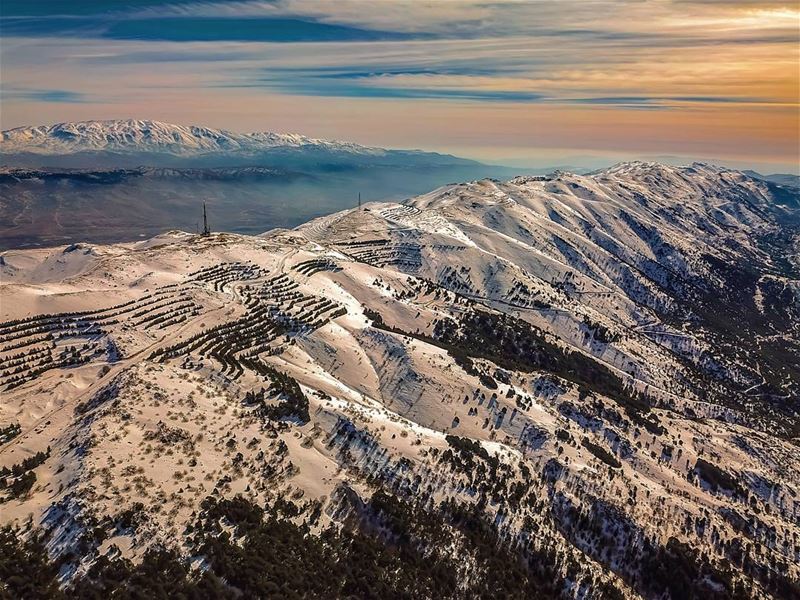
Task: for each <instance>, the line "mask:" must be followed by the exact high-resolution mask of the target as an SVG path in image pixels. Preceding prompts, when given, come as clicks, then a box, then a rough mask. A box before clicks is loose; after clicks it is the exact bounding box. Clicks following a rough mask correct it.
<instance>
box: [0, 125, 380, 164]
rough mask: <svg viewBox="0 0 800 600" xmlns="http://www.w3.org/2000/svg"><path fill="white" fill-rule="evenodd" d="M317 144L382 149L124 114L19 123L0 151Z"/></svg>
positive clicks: (1, 140) (187, 150) (250, 149)
mask: <svg viewBox="0 0 800 600" xmlns="http://www.w3.org/2000/svg"><path fill="white" fill-rule="evenodd" d="M299 147H316V148H320V149H326V150H332V151H333V150H335V151H341V152H348V153H357V154H380V153H383V152H385V151H384V150H382V149H379V148H368V147H365V146H360V145H358V144H354V143H351V142H339V141H328V140H320V139H315V138H309V137H306V136H303V135H299V134H292V133H287V134H284V133H272V132H255V133H236V132H233V131H227V130H223V129H211V128H208V127H199V126H195V125H174V124H171V123H163V122H161V121H153V120H140V119H121V120H108V121H81V122H77V123H57V124H55V125H42V126H36V127H18V128H16V129H10V130H7V131H3V132H0V151H2V152H3V153H6V154H11V153H20V152H27V153H35V154H43V155H51V154H72V153H77V152H102V151H109V152H118V153H133V152H159V153H167V154H174V155H179V156H192V155H201V154H214V153H243V154H253V153H257V152H263V151H267V150H271V149H275V148H299Z"/></svg>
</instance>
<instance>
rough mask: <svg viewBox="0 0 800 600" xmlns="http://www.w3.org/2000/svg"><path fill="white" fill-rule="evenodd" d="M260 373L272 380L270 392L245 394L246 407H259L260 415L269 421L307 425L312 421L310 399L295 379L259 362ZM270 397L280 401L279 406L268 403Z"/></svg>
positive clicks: (261, 391)
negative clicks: (293, 420) (288, 420)
mask: <svg viewBox="0 0 800 600" xmlns="http://www.w3.org/2000/svg"><path fill="white" fill-rule="evenodd" d="M258 372H259V373H260V374H262V375H265V376H266V377H269V379H270V385H269V389H268V390H264V388H261V390H260V391H258V392H255V391H249V392H247V393H246V394H245V397H244V403H245V404H246V405H250V406H252V405H257V406H258V409H257V410H258V412H259V414H260V415H261V416H262V417H264V418H268V419H272V420H274V421H278V420H281V419H297V420H298V421H299V422H300V423H302V424H303V425H305V424H306V423H308V422H309V420H310V419H311V416H310V415H309V414H308V398H307V397H306V395H305V394H304V393H303V390H302V389H300V385H299V384H298V383H297V380H295V379H294V378H293V377H290V376H289V375H286V374H285V373H281V372H280V371H278V370H277V369H275V368H273V367H271V366H269V365H267V364H265V363H263V362H260V361H259V364H258ZM269 396H272V397H275V398H277V399H278V403H277V404H269V403H267V399H268V397H269Z"/></svg>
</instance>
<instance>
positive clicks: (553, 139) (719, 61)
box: [0, 0, 800, 173]
mask: <svg viewBox="0 0 800 600" xmlns="http://www.w3.org/2000/svg"><path fill="white" fill-rule="evenodd" d="M115 118H137V119H156V120H161V121H166V122H171V123H180V124H186V125H189V124H193V125H195V124H196V125H205V126H209V127H218V128H223V129H230V130H234V131H242V132H244V131H276V132H295V133H302V134H304V135H309V136H311V137H320V138H331V139H342V140H349V141H355V142H359V143H362V144H367V145H375V146H383V147H393V148H422V149H426V150H436V151H442V152H449V153H453V154H457V155H459V156H465V157H470V158H477V159H479V160H483V161H485V162H491V163H496V164H507V165H513V166H536V167H542V166H555V165H573V166H588V167H596V166H601V165H604V164H610V163H613V162H617V161H619V160H629V159H655V160H665V161H668V162H688V161H691V160H706V161H711V162H716V163H718V164H725V165H729V166H734V167H738V168H745V167H747V168H756V169H758V170H761V171H762V172H795V173H796V172H798V163H800V2H798V0H795V1H794V2H785V1H783V2H780V1H779V2H772V1H770V0H763V1H760V2H753V1H741V0H615V1H610V0H560V1H549V2H542V1H538V0H526V1H516V0H439V1H432V0H429V1H423V0H415V1H411V0H397V1H390V0H372V1H366V0H335V1H334V0H228V1H220V0H134V1H129V2H123V1H121V0H104V1H101V0H35V1H32V0H2V3H0V126H1V127H2V129H10V128H13V127H19V126H24V125H39V124H50V123H56V122H62V121H78V120H89V119H115Z"/></svg>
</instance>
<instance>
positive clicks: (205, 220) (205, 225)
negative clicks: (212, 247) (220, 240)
mask: <svg viewBox="0 0 800 600" xmlns="http://www.w3.org/2000/svg"><path fill="white" fill-rule="evenodd" d="M209 235H211V230H210V229H209V228H208V217H206V203H205V202H203V237H208V236H209Z"/></svg>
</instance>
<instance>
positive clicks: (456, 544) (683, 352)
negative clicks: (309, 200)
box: [0, 163, 800, 600]
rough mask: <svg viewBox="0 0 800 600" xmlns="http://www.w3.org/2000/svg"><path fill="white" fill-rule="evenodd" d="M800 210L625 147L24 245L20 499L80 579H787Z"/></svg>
mask: <svg viewBox="0 0 800 600" xmlns="http://www.w3.org/2000/svg"><path fill="white" fill-rule="evenodd" d="M787 211H791V209H790V208H787V207H783V206H780V205H778V204H776V203H775V202H774V198H773V188H772V187H771V186H769V185H768V184H767V182H764V181H761V180H757V179H753V178H751V177H748V176H747V175H745V174H743V173H740V172H737V171H731V170H728V169H722V168H719V167H714V166H711V165H703V164H697V163H696V164H693V165H689V166H684V167H673V166H666V165H653V164H645V163H626V164H620V165H616V166H615V167H612V168H611V169H608V170H605V171H602V172H599V173H595V174H592V175H575V174H569V173H557V174H553V175H552V176H520V177H516V178H514V179H511V180H508V181H499V180H493V179H480V180H476V181H471V182H466V183H458V184H450V185H446V186H443V187H440V188H437V189H435V190H433V191H431V192H428V193H427V194H422V195H420V196H417V197H414V198H410V199H407V200H405V201H403V202H368V203H365V204H364V205H363V206H361V207H360V208H351V209H347V210H344V211H340V212H337V213H334V214H331V215H327V216H324V217H320V218H317V219H314V220H311V221H309V222H308V223H305V224H303V225H300V226H299V227H296V228H294V229H275V230H271V231H268V232H265V233H263V234H261V235H256V236H248V235H241V234H232V233H216V232H212V233H211V234H210V235H208V236H203V235H197V234H192V233H187V232H181V231H172V232H167V233H163V234H161V235H158V236H156V237H153V238H151V239H148V240H143V241H139V242H130V243H123V244H115V245H95V244H88V243H77V244H71V245H68V246H59V247H56V248H46V249H37V250H11V251H8V252H5V253H3V254H2V261H0V274H2V278H0V290H2V293H3V296H4V299H5V300H6V301H4V302H3V304H2V306H0V320H2V322H0V358H2V359H3V361H4V364H5V365H7V366H6V367H5V369H3V370H0V389H1V390H2V393H3V395H4V402H3V403H2V404H0V423H3V424H5V423H8V424H9V425H6V426H3V427H2V428H1V429H0V469H2V468H3V467H5V468H7V469H8V474H7V475H5V477H6V479H5V480H4V483H3V486H2V487H0V497H2V498H3V499H4V500H5V502H4V504H3V511H2V518H3V522H5V523H17V524H22V523H23V522H27V521H26V520H27V519H28V515H30V514H32V515H33V517H32V519H31V524H32V525H31V527H32V529H33V531H38V532H41V533H42V535H43V536H44V538H43V539H44V540H46V542H47V545H48V548H49V549H50V553H51V554H52V555H53V557H54V559H57V560H60V561H61V563H59V564H61V566H62V571H61V572H62V573H64V575H63V577H62V582H63V583H64V584H65V585H66V586H67V589H68V590H78V591H73V592H72V593H73V594H74V595H76V596H80V593H79V590H84V589H87V588H88V589H89V590H95V591H96V593H99V594H102V593H104V592H102V590H104V589H105V590H106V591H107V590H108V589H109V588H108V587H107V586H109V585H113V586H119V585H122V586H123V587H124V586H133V585H135V582H136V581H141V579H142V573H146V572H147V569H148V568H152V561H153V560H155V558H158V561H160V562H158V563H157V564H161V565H164V564H168V565H172V566H174V568H173V567H171V572H174V573H176V577H177V578H178V581H180V582H183V583H181V585H183V586H190V587H191V586H194V585H198V586H199V585H201V584H202V585H205V586H209V585H211V584H210V583H209V581H207V579H203V578H209V577H210V578H211V580H212V583H213V582H216V584H215V585H219V586H220V587H219V590H221V591H218V595H223V593H227V592H231V593H238V594H241V593H245V594H249V595H251V596H253V597H260V596H268V595H269V594H271V593H273V592H274V590H275V589H280V590H291V592H292V593H296V594H297V595H298V596H299V597H303V596H304V595H305V596H306V597H337V596H342V595H346V594H348V593H350V594H354V593H359V594H362V595H369V593H370V592H369V591H364V588H362V587H360V586H361V585H363V582H364V581H368V582H369V584H370V586H373V587H374V586H376V585H380V586H383V587H382V589H384V590H385V593H384V595H385V596H386V597H392V594H395V593H396V594H397V595H402V593H404V592H406V593H408V592H409V591H413V592H414V595H415V596H417V597H430V598H433V597H437V598H438V597H443V598H453V599H455V598H463V597H482V596H486V595H488V594H491V593H492V590H494V592H496V591H497V589H500V588H499V587H498V586H501V585H503V584H502V583H500V582H498V581H497V580H496V577H502V579H503V581H505V582H506V584H505V585H506V586H507V587H508V589H509V590H512V591H513V590H516V591H517V592H519V591H520V590H524V591H525V594H526V595H527V597H536V596H541V597H544V598H561V599H576V600H577V599H582V600H587V599H602V600H605V599H607V598H617V599H623V598H647V599H648V600H649V599H653V600H655V599H663V598H665V597H671V598H672V599H673V600H677V599H678V598H684V597H688V594H690V593H691V594H696V595H699V594H703V596H704V597H709V598H713V599H714V600H723V599H726V600H727V599H728V598H732V597H735V598H742V599H744V598H759V599H760V598H767V597H792V594H794V593H795V592H796V591H797V590H800V570H798V562H797V561H796V557H797V553H798V549H797V547H796V543H795V541H796V539H797V536H798V535H800V530H798V526H797V521H796V518H795V517H796V510H797V504H796V498H797V497H798V494H800V480H798V476H797V474H798V473H800V464H798V454H797V445H798V443H800V405H798V402H797V398H798V397H800V394H799V393H798V392H799V391H800V362H798V360H797V356H798V352H797V350H798V349H800V330H799V329H798V324H800V264H798V262H797V255H796V251H795V248H796V247H797V246H796V245H797V243H798V239H800V235H799V234H798V231H797V229H796V227H793V226H791V225H789V224H786V223H785V222H784V220H783V215H784V213H785V212H787ZM212 229H214V222H213V219H212ZM259 524H260V525H259ZM264 528H266V529H264ZM25 536H26V534H24V533H20V534H19V538H18V539H21V540H24V539H27V538H26V537H25ZM2 540H3V538H1V537H0V543H2ZM288 543H290V547H291V548H292V549H293V551H292V552H278V553H275V552H273V551H272V550H273V549H274V548H275V547H276V544H277V545H278V546H280V547H284V546H282V545H281V544H288ZM632 548H634V549H635V551H632V550H631V549H632ZM164 549H166V551H168V554H163V553H162V554H157V555H153V554H152V553H153V552H160V551H162V550H164ZM357 549H361V553H358V552H356V550H357ZM325 552H331V553H332V557H333V558H331V563H330V565H329V566H327V567H326V569H328V570H329V571H330V572H331V573H334V572H335V573H337V575H336V577H335V578H333V577H332V578H331V580H330V581H329V582H328V583H329V584H330V585H331V586H332V589H330V590H329V589H327V588H326V590H325V591H324V592H319V591H316V592H315V591H313V590H309V588H308V586H309V585H311V584H310V583H309V582H314V581H315V579H314V577H313V576H312V573H311V571H312V570H313V569H314V568H315V567H313V566H309V564H307V562H306V561H307V560H308V558H307V557H309V556H312V557H317V558H315V561H317V560H322V559H321V558H320V553H323V555H324V556H327V555H326V554H324V553H325ZM354 553H355V554H354ZM154 556H155V558H154ZM295 556H299V557H301V558H299V559H298V560H297V561H296V562H293V559H292V557H295ZM232 557H236V560H231V558H232ZM343 557H344V558H343ZM745 557H746V558H745ZM198 560H200V561H203V564H204V567H205V570H203V569H201V570H196V571H191V570H189V569H188V567H187V566H186V565H188V564H189V561H198ZM341 561H345V563H346V565H345V567H347V569H345V570H346V571H349V572H348V573H341V572H340V571H339V569H342V568H343V567H342V565H341ZM314 564H317V563H316V562H315V563H314ZM325 564H328V563H325ZM337 564H338V565H339V566H338V567H336V566H335V565H337ZM362 564H366V565H387V564H389V565H391V569H386V568H379V567H376V568H375V569H371V570H370V571H369V574H368V575H365V574H363V573H361V572H360V571H357V572H356V574H355V575H354V574H353V573H352V570H353V569H356V568H359V567H358V566H359V565H362ZM259 565H260V566H259ZM264 565H273V566H274V568H273V567H271V568H270V569H269V570H268V571H266V572H265V570H264ZM276 565H279V566H276ZM252 573H258V574H259V576H258V577H256V578H253V577H251V576H250V575H251V574H252ZM388 573H390V574H391V575H388ZM443 573H451V574H452V577H445V576H443V575H442V574H443ZM120 582H121V583H120ZM273 584H274V585H273ZM70 586H77V587H74V588H73V587H70ZM104 586H106V587H104ZM231 586H234V587H235V588H236V589H235V590H232V589H231ZM275 586H277V587H275ZM370 586H368V587H370ZM98 589H99V590H100V591H97V590H98ZM204 589H210V588H208V587H206V588H204ZM370 589H372V587H370ZM504 589H505V588H504ZM270 590H272V591H270ZM353 590H360V591H359V592H354V591H353ZM387 590H388V591H387ZM198 593H200V592H198ZM509 594H510V595H512V594H511V592H509Z"/></svg>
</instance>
